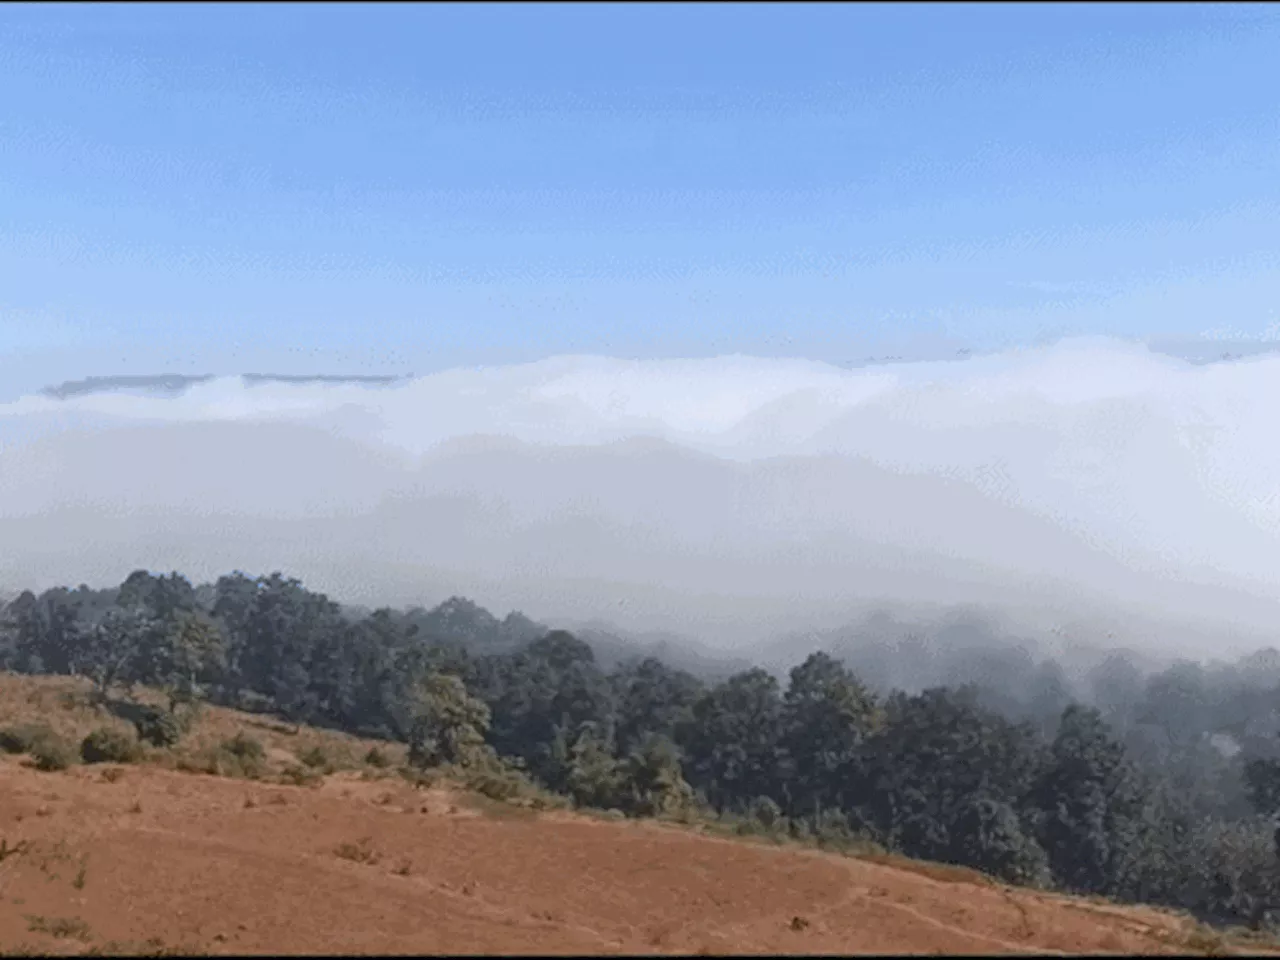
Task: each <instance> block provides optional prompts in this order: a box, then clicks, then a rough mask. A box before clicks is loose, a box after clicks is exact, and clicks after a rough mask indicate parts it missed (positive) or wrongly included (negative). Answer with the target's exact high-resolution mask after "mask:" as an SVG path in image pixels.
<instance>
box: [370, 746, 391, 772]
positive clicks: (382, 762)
mask: <svg viewBox="0 0 1280 960" xmlns="http://www.w3.org/2000/svg"><path fill="white" fill-rule="evenodd" d="M364 762H365V763H367V764H368V765H369V766H371V767H376V768H377V769H379V770H385V769H386V768H387V767H389V766H391V760H390V758H388V757H387V755H386V754H385V753H383V752H382V751H381V750H379V749H378V748H377V747H370V748H369V752H368V753H366V754H365V755H364Z"/></svg>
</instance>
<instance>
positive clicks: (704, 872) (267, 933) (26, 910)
mask: <svg viewBox="0 0 1280 960" xmlns="http://www.w3.org/2000/svg"><path fill="white" fill-rule="evenodd" d="M4 693H5V690H4V689H3V685H2V684H0V698H2V697H3V695H4ZM0 706H3V705H2V704H0ZM4 712H5V711H4V710H3V709H0V720H3V716H2V714H3V713H4ZM234 716H236V715H231V714H229V713H228V714H225V715H222V719H221V720H220V721H219V723H220V724H222V725H223V726H224V727H225V724H226V723H228V722H230V720H231V719H232V718H233V717H234ZM247 722H252V721H247ZM274 749H277V750H278V748H274ZM368 777H369V774H367V773H366V775H365V778H362V777H361V776H360V775H359V774H355V773H337V774H333V775H331V776H329V777H327V778H325V779H324V781H323V782H322V783H319V784H317V785H313V786H283V785H274V784H267V783H260V782H254V781H246V780H236V779H228V778H220V777H213V776H207V775H198V774H189V773H180V772H177V771H174V770H167V769H162V768H159V767H155V766H149V765H138V766H118V767H103V766H93V767H83V766H81V767H73V768H71V769H69V770H66V771H62V772H55V773H41V772H38V771H36V770H34V769H32V768H31V767H30V766H29V763H28V761H26V760H25V759H24V758H19V757H11V756H10V757H0V951H3V952H6V953H13V952H21V951H27V952H39V953H81V952H85V951H90V950H94V949H97V950H101V951H105V952H116V953H119V952H125V951H152V952H154V951H157V950H163V949H165V948H168V949H173V950H178V951H183V952H188V953H191V952H195V953H208V954H217V953H237V954H244V953H263V954H265V953H285V954H287V953H295V954H297V953H324V954H360V953H366V954H367V953H400V954H422V953H441V954H444V953H464V954H476V953H544V954H547V953H559V954H583V953H585V954H617V953H629V954H635V953H737V954H744V953H755V954H778V953H786V954H796V953H845V954H847V953H913V954H928V953H947V954H988V953H1006V952H1025V953H1031V952H1034V953H1041V954H1044V953H1057V952H1061V953H1112V954H1117V953H1175V952H1176V953H1184V954H1185V953H1188V952H1205V951H1214V952H1230V949H1231V944H1230V943H1228V942H1227V941H1226V940H1224V939H1223V938H1220V937H1214V936H1212V935H1207V934H1206V933H1205V932H1204V931H1203V930H1198V929H1197V928H1196V927H1195V925H1194V924H1192V923H1190V921H1188V920H1186V919H1185V918H1180V917H1176V916H1173V915H1171V914H1167V913H1163V912H1159V911H1156V910H1150V909H1141V908H1120V907H1116V906H1111V905H1107V904H1103V903H1095V902H1092V901H1086V900H1080V899H1072V898H1068V897H1063V896H1055V895H1047V894H1040V893H1034V892H1030V891H1025V890H1017V889H1011V888H1006V887H1003V886H1000V885H998V884H995V883H993V882H991V881H989V880H986V879H985V878H982V877H980V876H979V875H976V874H973V873H971V872H969V871H966V870H961V869H957V868H949V867H942V866H938V865H931V864H923V863H916V862H913V861H905V860H887V859H884V858H882V862H872V861H868V860H864V859H851V858H845V857H840V856H837V855H834V854H826V853H820V852H816V851H810V850H805V849H801V848H797V847H791V846H775V845H772V844H765V843H751V842H746V841H741V840H731V839H721V838H717V837H712V836H707V835H703V834H700V833H698V832H696V831H693V830H691V829H688V828H681V827H677V826H672V825H664V824H658V823H643V822H611V821H606V820H601V819H592V818H588V817H584V816H581V815H575V814H568V813H540V814H537V813H534V812H532V811H530V810H527V809H524V808H514V807H509V806H506V805H503V804H496V803H493V802H492V801H480V800H478V799H477V798H473V797H470V796H469V795H465V794H462V793H457V792H451V791H448V790H443V789H433V790H416V789H414V788H413V787H412V786H411V785H409V784H408V783H406V782H405V781H403V780H402V779H400V778H398V777H395V776H394V775H389V776H387V777H386V778H385V779H368ZM15 847H16V848H17V851H18V852H16V853H11V852H10V851H12V850H13V849H14V848H15ZM1255 949H1256V948H1255Z"/></svg>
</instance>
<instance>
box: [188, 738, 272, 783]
mask: <svg viewBox="0 0 1280 960" xmlns="http://www.w3.org/2000/svg"><path fill="white" fill-rule="evenodd" d="M266 758H267V752H266V750H265V749H263V746H262V744H261V743H259V742H258V741H257V740H255V739H254V738H253V737H250V736H246V735H245V734H244V732H243V731H242V732H240V733H237V734H236V735H235V736H234V737H232V738H231V739H230V740H224V741H222V743H221V744H220V745H219V746H218V747H216V748H214V749H212V750H203V751H201V752H200V753H199V754H197V755H196V756H195V757H183V758H181V759H180V760H179V761H178V769H179V770H182V771H184V772H187V773H207V774H209V775H211V776H215V777H243V778H245V779H247V780H257V779H259V778H260V777H261V776H262V774H263V772H264V770H265V767H266Z"/></svg>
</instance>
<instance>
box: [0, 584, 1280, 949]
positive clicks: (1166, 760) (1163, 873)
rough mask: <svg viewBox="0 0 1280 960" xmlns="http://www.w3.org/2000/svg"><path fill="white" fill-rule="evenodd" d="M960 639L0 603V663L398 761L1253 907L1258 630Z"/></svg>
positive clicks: (1262, 747) (1045, 879)
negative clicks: (1190, 636) (399, 745)
mask: <svg viewBox="0 0 1280 960" xmlns="http://www.w3.org/2000/svg"><path fill="white" fill-rule="evenodd" d="M903 649H910V647H909V645H908V646H907V647H904V648H903ZM972 656H973V657H979V656H982V657H986V658H987V660H986V661H984V662H983V663H981V664H979V663H977V662H976V661H974V662H971V663H969V665H968V668H965V665H964V664H963V663H960V664H957V665H956V666H955V667H954V668H951V672H950V675H951V676H953V677H954V678H956V680H957V681H962V680H964V679H966V678H967V677H987V678H994V679H990V680H988V681H987V682H985V684H984V683H966V684H964V685H960V686H954V687H948V686H932V687H929V688H927V689H923V690H919V691H915V692H911V693H906V692H902V691H892V690H885V689H884V685H883V682H880V683H876V684H874V685H873V684H872V683H871V682H870V681H867V680H864V678H862V677H860V676H859V675H857V674H856V673H855V672H854V671H853V670H851V669H850V667H849V666H847V665H846V663H845V662H843V661H841V660H838V659H836V658H834V657H832V656H830V655H828V654H825V653H814V654H812V655H810V656H808V657H807V658H806V659H805V660H804V661H803V662H802V663H800V664H798V665H796V666H795V667H794V668H793V669H791V670H790V673H789V675H788V676H787V677H785V678H783V679H782V682H780V679H779V678H778V677H775V676H774V675H772V674H770V673H769V672H768V671H766V670H763V669H759V668H754V669H748V670H744V671H741V672H738V673H736V674H734V675H732V676H730V677H728V678H727V679H723V680H708V679H703V678H701V677H699V676H695V675H694V674H692V673H689V672H685V671H683V670H680V669H677V668H674V667H672V666H669V665H667V664H666V663H664V662H662V661H661V660H659V659H656V658H654V657H645V658H642V659H641V658H633V659H630V660H627V659H621V660H619V659H618V658H617V657H616V656H611V657H610V663H611V666H610V667H609V668H607V669H606V668H604V667H602V665H601V662H599V661H597V657H596V653H595V651H593V649H592V647H591V646H590V645H589V644H588V643H586V642H584V641H583V640H580V639H578V638H577V637H575V636H573V635H572V634H570V633H568V632H565V631H562V630H548V629H547V628H545V627H544V626H541V625H539V624H537V623H535V622H533V621H532V620H530V619H528V618H527V617H524V616H522V615H521V614H519V613H512V614H510V615H508V616H506V617H505V618H503V619H499V618H497V617H495V616H493V615H492V614H490V613H489V612H488V611H486V610H484V609H482V608H480V607H478V606H476V605H475V604H473V603H470V602H469V601H466V600H463V599H458V598H455V599H452V600H450V601H448V602H446V603H444V604H442V605H440V606H439V607H436V608H435V609H432V610H424V609H410V610H406V611H395V610H389V609H382V610H376V611H373V612H365V611H357V610H351V609H345V608H343V607H342V606H340V605H339V604H338V603H336V602H334V601H333V600H331V599H330V598H328V597H326V596H324V595H322V594H319V593H315V592H311V591H309V590H307V589H305V588H304V587H303V585H302V584H301V583H299V582H298V581H296V580H292V579H289V578H287V577H284V576H282V575H280V574H272V575H270V576H266V577H258V578H254V577H249V576H246V575H243V574H240V573H236V574H232V575H230V576H224V577H222V578H220V579H219V580H218V581H217V582H216V583H214V584H207V585H199V586H196V585H193V584H191V583H190V582H189V581H187V580H186V579H184V578H183V577H181V576H180V575H178V574H172V575H168V576H155V575H152V574H149V573H146V572H137V573H134V574H133V575H131V576H130V577H129V578H128V579H127V580H125V582H124V583H123V584H121V585H120V587H119V588H116V589H109V590H91V589H88V588H85V587H80V588H78V589H75V590H70V589H62V588H59V589H53V590H49V591H46V592H45V593H43V594H41V595H38V596H37V595H34V594H32V593H30V592H28V593H23V594H22V595H20V596H18V597H16V598H15V599H12V600H11V601H10V602H8V603H7V604H6V605H5V606H4V608H3V616H2V618H0V666H3V667H4V668H5V669H7V670H10V671H15V672H19V673H28V674H74V675H81V676H85V677H88V678H90V679H91V680H92V681H93V682H94V684H95V685H96V687H97V689H98V690H99V692H100V693H101V694H102V695H103V696H104V697H105V696H108V695H114V694H116V693H119V692H121V691H123V692H125V693H126V694H127V693H128V691H130V690H131V689H132V688H133V687H134V686H137V685H147V686H155V687H159V688H162V689H164V690H165V691H167V692H168V694H169V701H170V709H171V711H178V710H180V709H182V707H183V705H184V704H186V703H188V702H190V701H193V700H198V699H208V700H210V701H214V702H217V703H220V704H224V705H232V706H237V707H240V708H244V709H259V710H269V711H272V712H276V713H279V714H281V715H282V716H284V717H285V718H286V719H288V720H290V721H293V722H295V723H308V724H316V725H322V726H330V727H334V728H338V729H342V730H345V731H348V732H351V733H355V734H360V735H368V736H378V737H388V738H392V739H397V740H400V741H403V742H407V743H408V744H409V746H410V756H411V758H412V760H413V762H414V763H416V764H418V765H421V766H432V765H438V764H445V763H449V764H457V765H462V766H466V765H468V764H472V765H474V764H478V763H481V762H495V763H497V762H501V763H504V764H506V765H508V766H514V767H517V768H520V769H523V770H524V771H525V772H526V773H527V774H528V775H529V776H530V777H532V778H533V779H535V780H537V781H538V782H539V783H541V784H542V785H543V786H545V787H547V788H549V789H551V790H554V791H556V792H559V793H562V794H564V795H567V796H569V797H571V798H572V799H573V800H574V801H575V802H576V803H577V804H579V805H581V806H591V807H599V808H606V809H618V810H621V811H622V812H624V813H626V814H628V815H633V816H646V815H654V814H671V813H675V812H680V811H684V812H686V813H687V812H691V811H692V812H697V811H701V812H702V814H703V815H708V816H709V815H720V816H725V817H737V818H740V820H741V822H743V823H751V824H754V825H756V826H757V827H759V828H761V829H766V830H770V831H776V832H781V833H787V834H791V835H793V836H797V837H819V838H824V839H828V840H830V839H835V840H843V841H848V842H853V841H857V842H862V843H867V844H871V843H874V844H879V845H881V846H883V847H885V848H888V849H891V850H895V851H899V852H901V853H904V854H906V855H909V856H912V857H918V858H922V859H930V860H937V861H943V862H950V863H957V864H963V865H967V866H971V867H974V868H977V869H979V870H982V871H984V872H987V873H989V874H991V875H994V876H996V877H999V878H1001V879H1005V880H1008V881H1011V882H1015V883H1020V884H1027V885H1034V886H1042V887H1053V888H1058V889H1063V890H1069V891H1073V892H1084V893H1095V894H1101V895H1105V896H1109V897H1113V898H1117V899H1122V900H1132V901H1145V902H1152V903H1159V904H1166V905H1170V906H1176V907H1181V908H1185V909H1188V910H1190V911H1193V912H1194V913H1196V914H1197V915H1198V916H1200V917H1203V918H1207V919H1211V920H1215V921H1219V922H1231V923H1246V924H1249V925H1250V926H1254V927H1257V926H1262V925H1264V924H1266V923H1267V921H1268V912H1269V911H1270V910H1271V909H1272V908H1276V909H1277V910H1280V866H1278V865H1277V859H1276V844H1275V842H1274V839H1273V824H1272V821H1271V819H1270V818H1271V817H1272V816H1273V815H1274V814H1275V812H1276V810H1277V808H1278V807H1280V750H1278V749H1277V747H1278V746H1280V744H1278V743H1277V739H1276V732H1277V719H1278V718H1280V710H1278V709H1277V708H1280V657H1277V655H1276V654H1275V653H1274V651H1264V652H1262V653H1259V654H1257V655H1255V656H1253V657H1252V658H1249V659H1247V660H1245V661H1242V662H1241V663H1239V664H1236V665H1234V666H1224V667H1214V668H1207V667H1203V666H1199V665H1196V664H1190V663H1185V664H1178V665H1175V666H1174V667H1172V668H1169V669H1167V670H1164V671H1162V672H1159V673H1155V674H1144V673H1143V672H1142V671H1141V670H1139V669H1138V667H1136V666H1135V665H1134V664H1133V663H1131V662H1129V661H1127V660H1125V659H1124V658H1122V657H1118V656H1117V657H1116V658H1113V659H1112V660H1111V661H1109V662H1107V663H1105V664H1103V666H1102V667H1100V668H1098V669H1097V670H1095V671H1094V673H1093V674H1092V675H1091V677H1090V679H1089V682H1088V683H1087V684H1086V689H1083V690H1078V691H1077V690H1073V689H1071V688H1070V686H1069V685H1068V684H1067V683H1066V682H1065V680H1063V679H1062V678H1061V676H1060V675H1061V671H1060V670H1057V669H1056V665H1055V664H1053V663H1052V662H1051V661H1047V662H1041V663H1034V662H1028V661H1027V660H1026V658H1025V656H1021V655H1018V654H1015V653H1004V654H1001V653H992V652H991V651H987V652H984V653H981V654H979V653H974V654H972ZM979 668H981V669H979ZM883 675H885V674H883V672H882V676H883ZM1077 700H1079V701H1080V702H1076V701H1077Z"/></svg>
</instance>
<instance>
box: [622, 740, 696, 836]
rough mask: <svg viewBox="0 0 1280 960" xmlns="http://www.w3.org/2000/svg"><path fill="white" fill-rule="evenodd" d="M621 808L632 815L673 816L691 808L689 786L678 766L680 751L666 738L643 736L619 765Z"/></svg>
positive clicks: (692, 795)
mask: <svg viewBox="0 0 1280 960" xmlns="http://www.w3.org/2000/svg"><path fill="white" fill-rule="evenodd" d="M621 773H622V777H621V780H622V782H621V790H620V792H621V799H622V801H623V807H624V809H625V810H626V811H627V812H628V813H631V814H633V815H635V816H641V817H656V816H675V815H678V814H680V813H683V812H685V811H687V810H689V809H691V808H692V806H693V804H694V793H693V788H692V787H691V786H689V784H688V783H687V782H686V781H685V779H684V775H683V773H682V771H681V769H680V751H679V749H678V748H677V747H676V745H675V744H673V743H672V742H671V741H670V740H668V739H667V738H666V737H662V736H659V735H657V734H649V735H648V736H646V737H645V738H644V739H643V740H642V741H641V742H640V743H639V744H637V746H636V747H635V749H634V750H632V751H631V753H630V754H628V756H627V758H626V760H624V761H623V763H622V765H621Z"/></svg>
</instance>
